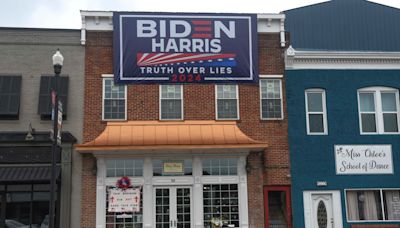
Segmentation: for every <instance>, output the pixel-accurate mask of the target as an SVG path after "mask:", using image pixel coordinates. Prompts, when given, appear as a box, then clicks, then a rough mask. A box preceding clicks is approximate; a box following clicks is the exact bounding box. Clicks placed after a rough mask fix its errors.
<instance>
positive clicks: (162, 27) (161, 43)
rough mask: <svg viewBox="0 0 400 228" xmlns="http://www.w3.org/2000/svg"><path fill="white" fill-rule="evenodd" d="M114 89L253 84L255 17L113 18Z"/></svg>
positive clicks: (119, 15)
mask: <svg viewBox="0 0 400 228" xmlns="http://www.w3.org/2000/svg"><path fill="white" fill-rule="evenodd" d="M113 19H114V21H113V23H114V47H113V48H114V75H115V81H116V82H117V83H227V82H235V83H237V82H244V83H251V82H257V80H258V56H257V55H258V53H257V51H258V49H257V16H256V15H255V14H254V15H253V14H183V13H179V14H177V13H123V12H114V16H113Z"/></svg>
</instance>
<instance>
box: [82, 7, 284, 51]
mask: <svg viewBox="0 0 400 228" xmlns="http://www.w3.org/2000/svg"><path fill="white" fill-rule="evenodd" d="M112 18H113V12H111V11H87V10H81V21H82V28H81V44H82V45H85V44H86V31H112V30H113V22H112ZM257 28H258V33H280V38H281V40H280V42H281V47H284V46H285V44H286V40H285V15H284V14H257Z"/></svg>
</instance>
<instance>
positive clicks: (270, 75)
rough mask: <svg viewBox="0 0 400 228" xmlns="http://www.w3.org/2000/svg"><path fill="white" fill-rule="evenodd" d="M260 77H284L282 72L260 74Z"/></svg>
mask: <svg viewBox="0 0 400 228" xmlns="http://www.w3.org/2000/svg"><path fill="white" fill-rule="evenodd" d="M258 77H259V78H260V79H261V78H283V75H282V74H260V75H259V76H258Z"/></svg>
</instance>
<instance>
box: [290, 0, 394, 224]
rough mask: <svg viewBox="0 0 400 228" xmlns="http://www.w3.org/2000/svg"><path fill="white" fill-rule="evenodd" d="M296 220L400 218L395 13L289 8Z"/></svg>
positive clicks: (343, 5)
mask: <svg viewBox="0 0 400 228" xmlns="http://www.w3.org/2000/svg"><path fill="white" fill-rule="evenodd" d="M285 14H286V22H285V27H286V29H287V30H288V31H289V32H290V34H291V44H292V46H291V47H290V48H289V49H288V50H287V53H286V94H287V107H288V118H289V119H288V120H289V126H290V127H289V145H290V158H291V170H292V171H291V178H292V201H293V202H292V210H293V227H296V228H301V227H305V228H355V227H363V228H364V227H375V228H377V227H379V228H385V227H399V225H400V124H399V123H400V118H399V117H400V104H399V103H400V99H399V89H400V26H399V24H400V10H399V9H395V8H391V7H387V6H383V5H380V4H376V3H372V2H368V1H364V0H333V1H329V2H324V3H320V4H316V5H310V6H306V7H301V8H297V9H293V10H288V11H286V12H285Z"/></svg>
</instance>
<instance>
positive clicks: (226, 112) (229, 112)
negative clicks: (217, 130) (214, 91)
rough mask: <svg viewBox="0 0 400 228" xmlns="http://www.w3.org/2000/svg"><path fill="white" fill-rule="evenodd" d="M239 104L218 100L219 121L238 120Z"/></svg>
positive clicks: (232, 101)
mask: <svg viewBox="0 0 400 228" xmlns="http://www.w3.org/2000/svg"><path fill="white" fill-rule="evenodd" d="M237 117H238V115H237V102H236V99H234V100H222V99H218V118H219V119H236V118H237Z"/></svg>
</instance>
